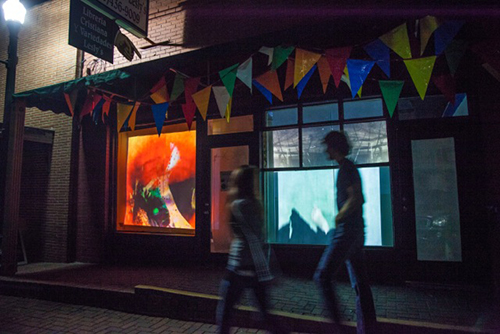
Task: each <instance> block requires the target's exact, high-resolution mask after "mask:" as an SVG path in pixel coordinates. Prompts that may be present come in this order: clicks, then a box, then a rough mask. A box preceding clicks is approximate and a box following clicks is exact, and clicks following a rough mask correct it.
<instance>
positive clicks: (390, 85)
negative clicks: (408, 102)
mask: <svg viewBox="0 0 500 334" xmlns="http://www.w3.org/2000/svg"><path fill="white" fill-rule="evenodd" d="M404 83H405V82H404V81H398V80H379V81H378V84H379V86H380V90H381V91H382V97H383V98H384V102H385V105H386V106H387V111H388V112H389V115H390V116H391V117H392V115H393V114H394V109H396V104H398V100H399V95H400V94H401V90H402V89H403V85H404Z"/></svg>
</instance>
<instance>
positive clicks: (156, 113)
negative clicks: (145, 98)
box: [151, 102, 169, 137]
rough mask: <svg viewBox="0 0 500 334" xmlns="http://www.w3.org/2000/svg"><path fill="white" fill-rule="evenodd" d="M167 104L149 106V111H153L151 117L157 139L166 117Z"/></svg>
mask: <svg viewBox="0 0 500 334" xmlns="http://www.w3.org/2000/svg"><path fill="white" fill-rule="evenodd" d="M168 104H169V103H168V102H165V103H160V104H153V105H152V106H151V111H153V117H154V118H155V124H156V129H157V130H158V137H159V136H160V135H161V129H162V128H163V122H165V116H166V115H167V110H168Z"/></svg>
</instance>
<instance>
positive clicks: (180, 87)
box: [170, 73, 184, 101]
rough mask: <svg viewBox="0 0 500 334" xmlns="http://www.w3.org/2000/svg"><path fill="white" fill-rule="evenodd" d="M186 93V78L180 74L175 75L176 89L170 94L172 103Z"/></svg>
mask: <svg viewBox="0 0 500 334" xmlns="http://www.w3.org/2000/svg"><path fill="white" fill-rule="evenodd" d="M183 91H184V77H183V76H182V75H180V74H178V73H176V74H175V79H174V87H173V88H172V94H170V101H175V100H176V99H177V98H178V97H179V96H180V95H181V94H182V92H183Z"/></svg>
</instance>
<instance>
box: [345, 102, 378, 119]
mask: <svg viewBox="0 0 500 334" xmlns="http://www.w3.org/2000/svg"><path fill="white" fill-rule="evenodd" d="M383 115H384V111H383V107H382V99H373V100H356V101H350V102H345V103H344V118H345V119H356V118H366V117H380V116H383Z"/></svg>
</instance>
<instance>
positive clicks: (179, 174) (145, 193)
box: [124, 131, 196, 229]
mask: <svg viewBox="0 0 500 334" xmlns="http://www.w3.org/2000/svg"><path fill="white" fill-rule="evenodd" d="M195 173H196V132H195V131H185V132H174V133H162V134H161V136H160V137H158V135H149V136H137V137H130V138H129V139H128V153H127V202H126V212H125V221H124V224H125V225H135V226H153V227H163V228H181V229H194V227H195Z"/></svg>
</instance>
